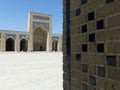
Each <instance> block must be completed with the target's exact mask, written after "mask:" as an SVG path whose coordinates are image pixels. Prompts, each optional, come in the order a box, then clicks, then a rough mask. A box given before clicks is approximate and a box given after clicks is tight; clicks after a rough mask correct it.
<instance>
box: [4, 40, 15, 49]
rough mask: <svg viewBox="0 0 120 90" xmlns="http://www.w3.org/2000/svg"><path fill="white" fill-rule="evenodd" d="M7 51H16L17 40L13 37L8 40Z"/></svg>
mask: <svg viewBox="0 0 120 90" xmlns="http://www.w3.org/2000/svg"><path fill="white" fill-rule="evenodd" d="M6 51H15V41H14V39H12V38H8V39H7V40H6Z"/></svg>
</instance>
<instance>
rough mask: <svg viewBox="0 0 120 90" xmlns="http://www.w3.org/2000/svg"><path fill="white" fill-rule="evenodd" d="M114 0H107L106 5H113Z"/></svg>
mask: <svg viewBox="0 0 120 90" xmlns="http://www.w3.org/2000/svg"><path fill="white" fill-rule="evenodd" d="M113 1H114V0H106V3H107V4H108V3H112V2H113Z"/></svg>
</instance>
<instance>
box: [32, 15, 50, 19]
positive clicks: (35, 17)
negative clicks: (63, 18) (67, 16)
mask: <svg viewBox="0 0 120 90" xmlns="http://www.w3.org/2000/svg"><path fill="white" fill-rule="evenodd" d="M33 19H41V20H49V17H43V16H37V15H34V16H33Z"/></svg>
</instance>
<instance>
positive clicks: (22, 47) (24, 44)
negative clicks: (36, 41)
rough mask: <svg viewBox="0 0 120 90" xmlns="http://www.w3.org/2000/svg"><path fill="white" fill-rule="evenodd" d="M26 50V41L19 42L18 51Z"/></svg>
mask: <svg viewBox="0 0 120 90" xmlns="http://www.w3.org/2000/svg"><path fill="white" fill-rule="evenodd" d="M27 50H28V40H26V39H21V41H20V51H27Z"/></svg>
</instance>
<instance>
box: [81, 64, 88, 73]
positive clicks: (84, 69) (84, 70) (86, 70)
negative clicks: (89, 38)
mask: <svg viewBox="0 0 120 90" xmlns="http://www.w3.org/2000/svg"><path fill="white" fill-rule="evenodd" d="M81 71H82V72H88V65H87V64H82V66H81Z"/></svg>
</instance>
